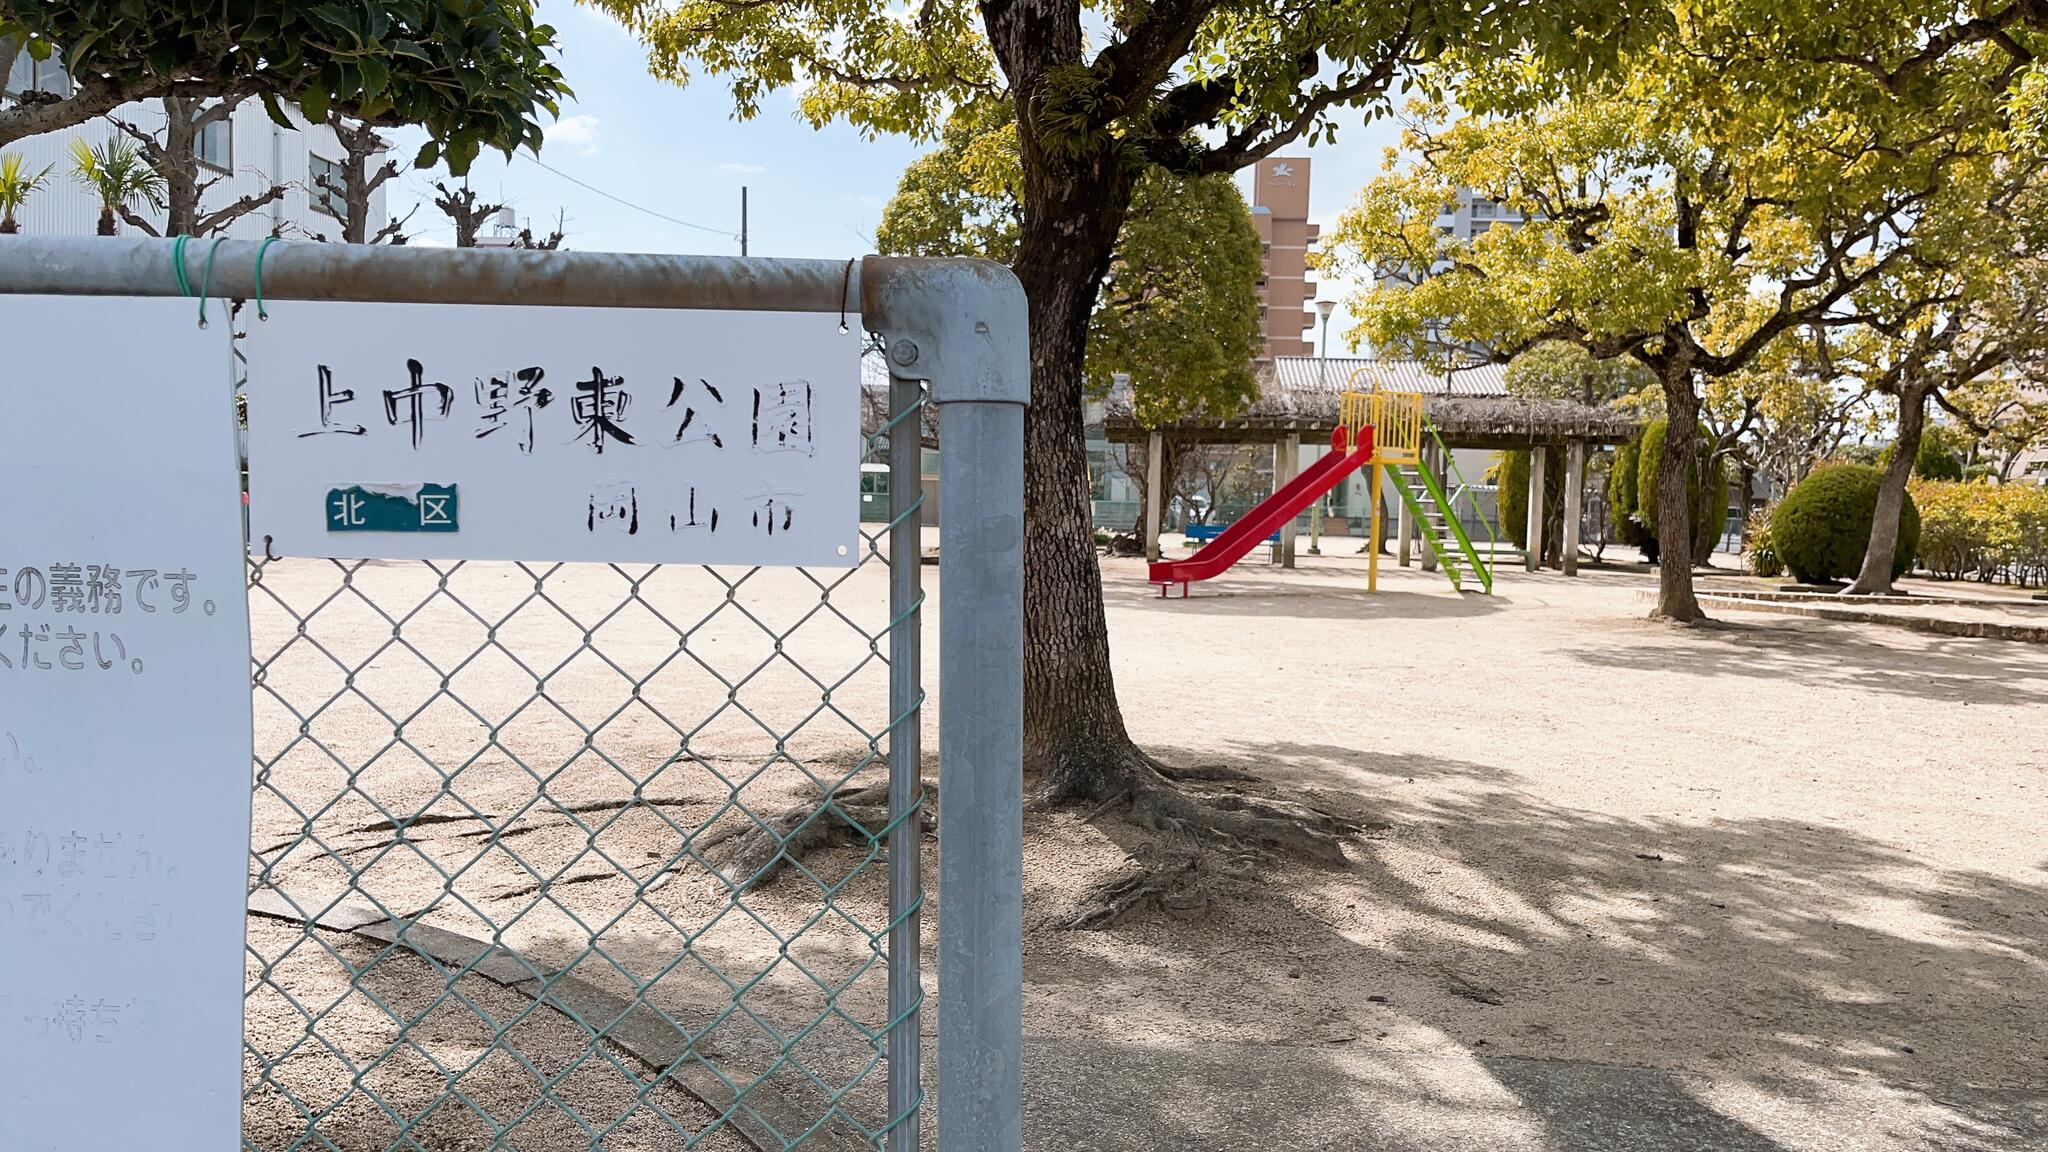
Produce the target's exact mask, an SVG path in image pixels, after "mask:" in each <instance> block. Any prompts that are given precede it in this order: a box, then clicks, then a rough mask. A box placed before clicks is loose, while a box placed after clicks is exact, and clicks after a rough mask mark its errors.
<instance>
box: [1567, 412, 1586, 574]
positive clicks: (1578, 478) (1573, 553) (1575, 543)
mask: <svg viewBox="0 0 2048 1152" xmlns="http://www.w3.org/2000/svg"><path fill="white" fill-rule="evenodd" d="M1564 451H1565V456H1564V574H1565V575H1567V576H1577V575H1578V574H1579V517H1580V516H1581V514H1582V511H1583V508H1584V501H1585V498H1586V494H1585V487H1586V442H1585V441H1584V440H1573V441H1571V442H1570V443H1569V444H1567V445H1565V450H1564Z"/></svg>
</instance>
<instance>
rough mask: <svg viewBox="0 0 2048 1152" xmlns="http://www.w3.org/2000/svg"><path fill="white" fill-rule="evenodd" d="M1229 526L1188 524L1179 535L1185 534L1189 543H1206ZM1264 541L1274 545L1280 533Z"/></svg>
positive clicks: (1277, 542)
mask: <svg viewBox="0 0 2048 1152" xmlns="http://www.w3.org/2000/svg"><path fill="white" fill-rule="evenodd" d="M1229 528H1230V525H1228V524H1190V525H1188V526H1187V527H1185V528H1183V529H1181V535H1182V536H1185V537H1186V538H1187V540H1188V542H1189V543H1191V544H1207V543H1208V542H1209V541H1211V540H1214V539H1216V538H1217V537H1218V536H1221V535H1223V533H1224V532H1226V531H1228V530H1229ZM1266 543H1268V544H1274V545H1277V544H1279V543H1280V533H1278V532H1275V533H1273V534H1272V535H1271V536H1268V537H1267V538H1266Z"/></svg>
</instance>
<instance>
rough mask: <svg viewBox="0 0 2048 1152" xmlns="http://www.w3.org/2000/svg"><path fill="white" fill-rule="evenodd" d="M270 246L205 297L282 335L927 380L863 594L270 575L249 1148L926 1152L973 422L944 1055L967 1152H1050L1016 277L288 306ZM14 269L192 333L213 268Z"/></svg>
mask: <svg viewBox="0 0 2048 1152" xmlns="http://www.w3.org/2000/svg"><path fill="white" fill-rule="evenodd" d="M267 247H269V245H268V244H267V243H266V244H265V245H263V246H262V247H258V246H256V245H243V244H239V243H237V242H233V241H227V242H222V243H219V244H216V245H214V246H213V247H212V248H210V249H209V250H208V251H207V252H206V253H205V255H204V257H203V259H204V271H205V273H206V275H207V280H208V282H210V283H212V284H214V285H218V286H219V288H220V291H221V292H222V294H223V295H224V296H227V297H230V298H245V297H247V296H250V295H252V294H253V295H255V296H256V297H257V298H258V299H259V300H260V299H261V294H262V292H263V290H264V287H265V286H266V281H267V284H268V287H269V288H270V293H271V296H272V298H273V299H281V298H294V299H305V300H324V299H352V300H383V301H391V302H420V303H428V302H432V303H470V304H520V305H527V306H546V305H560V306H586V307H587V306H629V307H641V308H651V307H674V308H721V309H750V310H770V311H777V310H794V311H809V312H831V311H833V310H835V308H836V310H837V311H838V312H839V313H840V315H841V317H842V322H844V321H845V320H846V317H847V316H848V315H849V313H852V314H854V315H855V317H856V320H855V322H860V321H865V323H866V327H868V328H869V330H870V331H872V332H874V333H875V334H876V335H877V337H879V338H880V339H882V340H883V341H884V342H885V346H886V347H887V350H888V363H889V368H888V383H887V385H886V395H887V406H886V419H883V420H880V421H879V422H874V423H871V425H870V427H869V428H867V429H865V430H863V431H862V432H861V435H862V438H863V443H864V445H865V448H866V451H865V462H866V465H867V466H869V474H872V466H875V465H880V466H884V467H886V469H887V473H888V476H889V483H888V484H887V486H886V489H887V496H886V499H887V501H888V506H889V515H888V516H887V517H884V518H881V519H871V521H870V522H866V523H863V524H862V526H861V532H862V537H863V539H864V540H865V546H864V550H863V552H862V554H861V555H860V556H858V557H857V558H856V560H855V562H854V564H853V565H852V567H850V568H845V569H832V570H829V571H811V570H804V569H797V568H752V569H744V570H728V569H722V568H694V567H686V566H676V565H668V566H649V565H587V564H586V565H565V564H545V563H519V564H511V563H482V562H467V563H431V562H417V561H404V562H390V561H379V560H374V559H371V560H323V559H277V558H275V557H271V556H268V555H265V554H264V552H265V548H264V547H263V545H262V544H261V543H260V542H259V543H258V544H257V545H256V547H255V548H254V549H253V550H252V551H253V552H254V553H255V555H254V556H253V558H252V561H251V564H250V569H249V580H248V596H249V606H250V617H251V620H250V631H251V645H252V647H251V660H252V684H253V691H254V702H255V709H254V711H255V718H254V719H255V724H254V803H253V829H254V835H253V841H252V844H251V848H250V870H249V887H248V907H249V912H250V916H249V920H248V930H247V948H246V960H245V969H246V978H247V982H246V985H245V1000H244V1006H245V1013H246V1015H245V1027H244V1050H243V1071H244V1108H243V1119H244V1132H243V1141H242V1142H243V1146H244V1148H246V1149H248V1150H250V1152H295V1150H298V1149H327V1150H332V1152H399V1150H411V1152H443V1150H448V1152H453V1150H456V1149H462V1150H472V1149H475V1150H487V1152H498V1150H511V1149H520V1150H530V1152H538V1150H543V1149H545V1150H556V1149H565V1148H591V1149H597V1148H604V1149H614V1150H617V1149H642V1148H644V1149H673V1148H684V1149H721V1150H722V1149H742V1148H758V1149H767V1150H787V1149H794V1148H804V1149H814V1150H836V1149H862V1148H865V1149H876V1150H879V1152H910V1150H913V1149H916V1148H918V1147H919V1146H920V1142H921V1140H922V1139H923V1138H924V1136H923V1134H924V1129H925V1125H926V1121H925V1119H924V1116H925V1115H928V1110H927V1109H925V1108H924V1107H923V1106H924V1104H925V1095H924V1091H923V1086H922V1077H921V1074H920V1068H921V1064H922V1059H923V1053H922V1044H921V1033H922V1030H921V1007H922V1005H923V987H924V982H923V979H922V973H921V971H920V968H921V960H920V955H921V940H920V926H921V913H922V911H923V907H924V901H925V897H924V891H925V877H924V873H923V870H922V859H921V852H920V847H921V844H922V842H923V840H924V838H925V836H926V835H927V834H928V833H929V832H931V831H932V830H933V828H934V824H935V819H936V817H935V812H934V809H935V804H934V803H932V800H933V796H932V792H931V785H929V784H928V783H927V782H926V781H925V780H924V779H923V776H922V773H921V765H922V761H923V755H922V740H921V725H922V713H923V710H924V705H925V694H924V685H925V678H924V676H923V675H922V671H921V665H922V662H923V655H922V646H923V644H922V607H923V603H924V592H923V588H922V580H921V569H922V566H923V561H924V559H925V557H926V554H927V552H928V548H927V543H928V540H927V530H926V529H925V528H923V527H922V525H921V519H922V517H921V505H922V504H923V503H924V502H925V497H924V485H922V484H921V483H920V475H919V474H920V462H921V456H922V455H923V449H924V443H923V441H924V440H925V438H926V437H927V436H928V435H929V432H930V429H931V427H932V426H933V424H934V423H935V410H938V409H944V410H946V411H949V412H950V413H951V417H950V418H949V419H948V421H947V425H948V436H949V437H950V443H951V444H952V445H953V447H954V451H953V452H952V453H949V454H948V455H947V456H946V457H945V458H944V459H943V461H942V464H941V475H940V477H939V482H940V484H941V485H943V487H944V489H945V490H946V491H947V492H948V493H949V495H948V496H947V500H948V501H949V502H950V503H951V504H952V505H953V506H954V507H956V508H958V509H959V510H960V515H958V516H956V517H954V518H952V519H949V520H948V522H947V525H946V528H945V535H944V537H943V539H941V540H940V541H939V543H940V546H941V549H942V550H943V552H944V563H943V564H942V566H941V572H942V573H943V575H944V577H945V578H946V579H947V581H948V583H949V585H950V586H951V587H952V588H953V589H954V594H953V595H952V596H951V597H950V598H949V605H948V608H949V610H948V613H947V615H948V618H949V619H950V620H951V621H952V625H951V626H950V627H948V628H947V629H945V630H944V631H943V632H942V633H941V634H940V635H939V636H938V644H937V645H936V647H937V649H938V653H939V657H940V659H939V663H940V671H941V677H940V678H935V679H934V683H937V682H938V679H943V681H944V682H945V683H946V684H948V685H956V687H954V688H952V689H951V691H950V692H949V695H950V696H951V697H953V698H954V699H955V700H957V701H958V703H959V707H957V708H955V709H954V710H952V711H951V712H950V713H949V714H947V715H945V716H942V717H940V718H939V722H938V724H936V725H935V727H936V729H937V731H938V735H939V745H940V747H939V750H938V751H939V756H938V757H936V759H937V760H940V761H943V762H944V763H945V764H946V765H947V766H948V780H949V783H948V785H947V787H948V789H949V793H957V794H958V795H959V797H960V799H961V804H960V805H959V810H958V811H957V812H951V811H950V810H949V815H948V816H947V836H946V838H945V843H944V847H943V849H942V852H941V854H940V855H941V859H940V860H939V861H938V865H939V867H938V869H937V871H938V872H940V873H943V875H944V876H945V878H946V880H947V885H946V893H947V901H948V912H947V916H946V922H947V925H948V928H949V931H948V933H947V934H946V938H945V939H942V940H941V941H939V948H938V953H939V960H940V966H941V968H942V969H943V970H944V973H945V975H944V979H945V981H946V985H947V987H948V989H949V991H955V992H957V994H958V1000H957V1003H958V1004H959V1005H961V1007H960V1008H958V1009H957V1010H951V1011H948V1012H946V1013H944V1014H942V1015H941V1017H940V1020H939V1029H938V1031H939V1035H940V1038H941V1048H940V1059H939V1061H938V1065H939V1086H940V1091H939V1094H938V1095H939V1102H940V1103H941V1104H942V1105H943V1106H942V1107H941V1108H940V1109H939V1113H940V1119H939V1124H940V1125H941V1127H939V1129H938V1136H939V1139H940V1140H941V1141H942V1142H944V1143H946V1144H947V1146H953V1147H963V1148H965V1147H974V1148H977V1149H987V1150H989V1152H1014V1150H1015V1149H1016V1148H1017V1147H1018V1144H1019V1139H1020V1133H1019V1122H1018V1109H1019V1100H1018V1067H1019V1061H1020V1046H1021V885H1022V878H1021V864H1022V861H1021V797H1020V794H1019V789H1020V781H1019V762H1018V756H1019V739H1020V732H1021V719H1022V705H1021V679H1020V675H1021V644H1022V641H1021V628H1022V609H1021V577H1020V575H1019V563H1020V560H1021V547H1022V438H1023V404H1024V401H1025V399H1026V390H1025V374H1026V373H1025V369H1026V360H1025V356H1024V339H1023V327H1024V323H1023V321H1024V310H1023V298H1022V294H1021V291H1020V290H1019V289H1018V288H1017V286H1016V283H1015V281H1014V279H1013V278H1009V277H1008V275H1007V273H1004V272H1001V271H1000V270H998V269H996V268H994V266H992V265H984V264H977V263H972V262H959V261H891V260H882V259H877V258H869V259H868V260H867V261H864V262H854V261H846V262H842V261H831V262H826V261H767V260H756V261H745V260H721V259H716V258H698V257H632V256H611V255H606V254H595V253H544V254H523V253H478V252H427V251H412V250H410V249H362V248H348V247H346V246H334V245H290V244H283V245H278V246H277V248H276V250H275V251H274V252H272V253H271V254H270V256H269V261H270V263H269V265H268V266H267V267H266V266H265V264H264V263H263V262H264V259H265V253H264V249H265V248H267ZM8 249H9V250H8V251H7V252H6V253H0V272H4V275H0V291H7V292H20V293H37V292H42V293H59V294H88V295H90V294H130V295H167V294H171V293H172V292H173V291H174V289H173V288H172V287H171V281H172V277H171V276H170V274H169V273H170V270H173V269H175V270H176V271H178V272H179V273H180V275H179V276H178V277H177V282H178V283H179V284H181V285H182V284H184V283H185V282H186V281H187V280H193V281H195V282H196V278H197V277H198V276H199V275H200V270H201V266H200V264H199V261H200V260H201V257H200V256H199V254H197V253H192V254H189V255H188V254H187V253H185V252H184V250H183V245H179V246H178V247H176V248H173V247H172V246H171V245H170V244H169V243H168V242H151V241H142V240H122V241H105V240H102V241H99V242H98V243H80V242H78V241H69V240H61V239H54V240H52V239H38V240H31V241H28V242H27V243H25V244H22V245H10V246H8ZM216 261H218V263H219V265H220V267H219V270H217V271H216V270H215V268H214V264H215V262H216ZM235 362H236V363H237V364H238V365H239V364H240V363H241V360H240V358H239V357H236V358H235ZM241 375H242V372H241V369H240V368H239V367H238V368H237V373H236V376H237V381H238V383H239V381H240V377H241ZM926 383H928V384H929V391H927V390H926V387H925V385H926ZM846 434H848V435H851V434H853V430H851V429H849V430H847V433H846ZM856 482H857V479H856V477H853V476H849V477H848V478H847V483H849V484H851V483H856ZM948 1053H957V1054H958V1056H957V1058H953V1059H948ZM164 1123H165V1125H166V1127H167V1129H169V1128H175V1126H176V1123H177V1119H176V1118H175V1117H165V1118H164Z"/></svg>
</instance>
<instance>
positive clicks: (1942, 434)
mask: <svg viewBox="0 0 2048 1152" xmlns="http://www.w3.org/2000/svg"><path fill="white" fill-rule="evenodd" d="M1894 447H1896V441H1894V443H1890V445H1884V449H1882V451H1880V453H1878V459H1876V461H1874V463H1876V465H1878V467H1886V465H1890V463H1892V449H1894ZM1964 449H1968V443H1966V441H1964V439H1962V437H1960V435H1958V433H1956V430H1954V428H1952V426H1948V424H1927V428H1925V430H1923V433H1921V447H1919V451H1915V453H1913V476H1915V478H1919V480H1962V453H1964Z"/></svg>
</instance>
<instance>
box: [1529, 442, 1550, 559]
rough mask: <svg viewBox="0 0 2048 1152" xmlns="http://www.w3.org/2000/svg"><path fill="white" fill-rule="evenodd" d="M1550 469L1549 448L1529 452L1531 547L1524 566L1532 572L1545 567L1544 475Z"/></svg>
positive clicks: (1541, 447) (1539, 447)
mask: <svg viewBox="0 0 2048 1152" xmlns="http://www.w3.org/2000/svg"><path fill="white" fill-rule="evenodd" d="M1549 467H1550V449H1549V448H1547V447H1546V446H1544V445H1542V444H1538V445H1536V446H1535V447H1534V448H1531V449H1530V450H1529V522H1528V525H1527V528H1528V537H1527V539H1528V542H1529V546H1528V547H1527V548H1525V549H1524V550H1523V565H1524V566H1525V567H1527V568H1528V570H1529V571H1531V572H1535V571H1537V570H1539V569H1541V568H1542V567H1543V473H1544V472H1545V471H1547V470H1548V469H1549Z"/></svg>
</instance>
